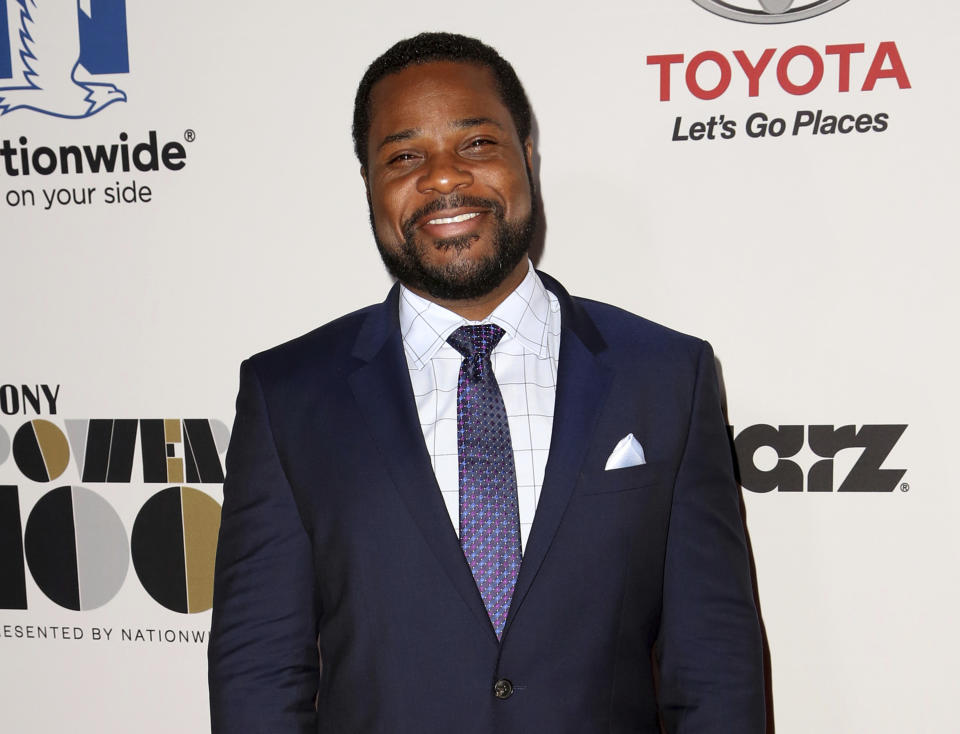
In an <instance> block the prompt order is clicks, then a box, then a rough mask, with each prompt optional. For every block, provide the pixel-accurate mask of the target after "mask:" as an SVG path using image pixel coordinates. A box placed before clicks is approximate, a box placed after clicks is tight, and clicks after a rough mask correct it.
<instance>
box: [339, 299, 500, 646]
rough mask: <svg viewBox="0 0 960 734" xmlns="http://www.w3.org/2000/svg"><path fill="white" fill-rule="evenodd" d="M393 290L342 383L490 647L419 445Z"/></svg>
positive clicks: (481, 610)
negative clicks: (356, 364) (358, 362)
mask: <svg viewBox="0 0 960 734" xmlns="http://www.w3.org/2000/svg"><path fill="white" fill-rule="evenodd" d="M398 297H399V288H398V287H394V289H393V290H391V292H390V295H389V296H388V297H387V300H386V301H385V302H384V303H383V304H381V305H380V306H378V307H375V308H374V309H373V310H372V311H371V313H370V315H369V316H368V318H367V320H366V321H365V322H364V325H363V327H362V328H361V331H360V334H359V335H358V337H357V342H356V347H355V348H354V356H356V357H358V358H360V359H361V360H363V361H364V363H365V364H363V365H362V366H360V367H359V368H358V369H356V370H355V371H354V372H353V373H352V374H351V375H350V377H349V378H348V382H349V384H350V389H351V390H352V391H353V395H354V397H355V399H356V401H357V404H358V405H359V406H360V410H361V412H362V414H363V416H364V418H365V420H366V422H367V425H368V426H369V428H370V432H371V433H372V434H373V436H374V438H375V440H376V442H377V448H378V449H379V452H380V454H381V456H382V457H383V459H384V462H385V464H386V467H387V470H388V472H389V474H390V477H391V479H392V480H393V485H394V487H395V488H396V490H397V492H398V493H399V494H400V496H401V498H402V499H403V502H404V504H405V505H406V507H407V511H408V512H409V513H410V515H411V516H412V517H413V520H414V522H415V523H416V525H417V527H418V528H419V529H420V532H421V533H422V534H423V537H424V539H425V540H426V542H427V544H428V545H429V546H430V548H431V550H432V551H433V553H434V555H435V556H436V558H437V560H438V561H439V563H440V565H441V566H442V567H443V570H444V572H445V573H446V575H447V576H448V577H449V579H450V581H451V583H453V585H454V587H455V588H456V589H457V591H458V592H459V594H460V596H462V597H463V600H464V602H466V604H467V606H468V607H470V609H471V611H472V612H473V614H474V616H475V617H476V618H477V620H478V622H480V623H481V624H482V625H483V626H484V628H485V629H486V630H487V632H489V634H490V639H491V640H492V641H493V642H494V643H496V642H497V637H496V634H495V633H494V631H493V626H492V625H491V623H490V618H489V617H488V616H487V611H486V608H485V607H484V605H483V600H482V598H481V597H480V592H479V591H478V590H477V585H476V583H475V582H474V579H473V575H472V574H471V572H470V567H469V565H468V564H467V561H466V558H465V557H464V555H463V550H462V549H461V547H460V541H459V539H458V538H457V533H456V531H455V530H454V528H453V524H452V523H451V522H450V515H449V514H448V513H447V509H446V506H445V505H444V503H443V497H442V495H441V493H440V488H439V486H438V485H437V479H436V475H435V474H434V472H433V467H432V466H431V465H430V455H429V453H428V452H427V447H426V445H425V444H424V442H423V433H422V431H421V429H420V420H419V418H418V416H417V408H416V402H415V399H414V396H413V389H412V388H411V386H410V378H409V376H408V367H407V362H406V358H405V357H404V355H403V344H402V341H401V336H400V325H399V322H398V317H397V314H398V301H397V299H398Z"/></svg>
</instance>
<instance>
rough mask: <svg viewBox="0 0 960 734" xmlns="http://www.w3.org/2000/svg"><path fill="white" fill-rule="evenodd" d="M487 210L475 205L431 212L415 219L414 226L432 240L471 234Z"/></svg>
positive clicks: (477, 227) (478, 225)
mask: <svg viewBox="0 0 960 734" xmlns="http://www.w3.org/2000/svg"><path fill="white" fill-rule="evenodd" d="M489 212H490V210H489V209H480V208H476V207H470V208H465V207H464V208H458V209H445V210H442V211H438V212H431V213H429V214H426V215H424V216H422V217H421V218H420V219H419V220H418V221H417V224H416V228H417V229H418V230H420V231H421V232H423V233H424V234H426V235H427V236H428V237H431V238H433V239H434V240H443V239H449V238H451V237H462V236H464V235H472V234H474V233H475V232H476V231H477V229H479V228H480V226H481V224H482V222H483V220H484V217H485V216H486V215H487V214H489Z"/></svg>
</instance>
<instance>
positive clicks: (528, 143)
mask: <svg viewBox="0 0 960 734" xmlns="http://www.w3.org/2000/svg"><path fill="white" fill-rule="evenodd" d="M523 157H524V158H525V159H526V161H527V170H528V171H530V177H531V178H533V138H531V137H530V136H529V135H528V136H527V139H526V140H525V141H523Z"/></svg>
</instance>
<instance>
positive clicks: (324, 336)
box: [247, 304, 383, 380]
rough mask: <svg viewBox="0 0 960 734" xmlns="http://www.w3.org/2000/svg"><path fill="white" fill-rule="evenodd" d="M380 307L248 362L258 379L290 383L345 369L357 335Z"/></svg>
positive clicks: (366, 309) (345, 317) (358, 312)
mask: <svg viewBox="0 0 960 734" xmlns="http://www.w3.org/2000/svg"><path fill="white" fill-rule="evenodd" d="M382 307H383V304H373V305H370V306H366V307H364V308H361V309H357V310H356V311H353V312H351V313H348V314H345V315H343V316H340V317H339V318H336V319H334V320H333V321H329V322H327V323H325V324H323V325H322V326H318V327H317V328H316V329H313V330H311V331H308V332H307V333H306V334H302V335H301V336H298V337H295V338H294V339H291V340H289V341H286V342H283V343H282V344H278V345H276V346H274V347H270V348H269V349H265V350H263V351H262V352H258V353H257V354H254V355H253V356H251V357H250V358H249V359H248V360H247V362H248V363H249V364H250V365H251V366H252V367H253V368H254V369H255V370H256V372H257V374H258V375H259V376H260V377H261V379H268V380H273V379H283V380H289V379H293V378H295V377H296V376H298V375H301V374H304V373H309V374H310V375H311V376H315V375H316V374H317V371H318V370H323V369H325V368H330V367H331V366H336V365H341V366H342V365H344V364H346V363H347V362H349V361H351V360H352V359H354V357H353V356H352V353H353V350H354V347H355V345H356V341H357V335H358V334H359V333H360V330H361V328H362V326H363V324H364V322H365V321H366V320H367V318H368V317H369V316H370V314H371V313H373V312H374V311H375V310H376V309H379V308H382Z"/></svg>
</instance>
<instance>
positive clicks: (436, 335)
mask: <svg viewBox="0 0 960 734" xmlns="http://www.w3.org/2000/svg"><path fill="white" fill-rule="evenodd" d="M478 323H484V324H485V323H494V324H497V325H498V326H500V327H501V328H502V329H503V330H504V332H506V333H505V334H504V335H503V338H502V339H501V340H500V342H499V343H498V344H497V346H496V347H495V348H494V350H493V352H492V354H491V356H490V359H491V363H492V364H493V373H494V375H495V376H496V378H497V382H498V383H499V385H500V392H501V394H502V395H503V404H504V407H505V408H506V411H507V422H508V423H509V425H510V440H511V441H512V443H513V461H514V464H515V466H516V469H517V499H518V502H519V510H520V543H521V547H522V548H526V546H527V537H528V536H529V535H530V526H531V525H532V524H533V515H534V512H535V511H536V509H537V502H538V501H539V499H540V488H541V487H542V485H543V472H544V469H545V468H546V465H547V455H548V453H549V450H550V436H551V434H552V432H553V407H554V399H555V397H556V393H557V360H558V357H559V355H560V303H559V301H557V297H556V296H554V295H553V294H552V293H550V292H549V291H548V290H547V289H546V288H545V287H544V285H543V283H542V282H541V281H540V278H539V276H537V274H536V271H534V269H533V264H532V263H530V266H529V271H528V272H527V276H526V278H524V280H523V282H522V283H521V284H520V285H519V286H517V288H516V290H514V291H513V292H512V293H511V294H510V295H509V296H507V298H506V300H504V301H503V303H501V304H500V305H499V306H497V308H496V309H495V310H494V312H493V313H492V314H490V315H489V316H488V317H487V318H486V319H484V320H483V321H467V320H466V319H464V318H463V317H461V316H458V315H457V314H455V313H453V312H452V311H449V310H447V309H445V308H443V307H442V306H439V305H437V304H436V303H433V302H432V301H428V300H427V299H425V298H422V297H421V296H418V295H417V294H416V293H413V292H412V291H410V290H408V289H407V288H403V287H401V289H400V332H401V334H402V335H403V347H404V353H405V354H406V358H407V367H408V368H409V370H410V383H411V384H412V385H413V394H414V396H415V397H416V400H417V413H418V415H419V416H420V428H421V429H422V430H423V439H424V441H425V442H426V444H427V451H428V452H429V454H430V460H431V462H432V464H433V471H434V473H435V474H436V477H437V483H438V484H439V485H440V491H441V492H442V493H443V501H444V503H445V504H446V507H447V512H448V513H449V514H450V521H451V522H452V523H453V527H454V529H455V530H456V531H457V534H458V535H459V533H460V486H459V482H460V479H459V464H458V458H457V377H458V375H459V374H460V363H461V361H462V360H463V357H462V356H461V355H460V353H459V352H457V350H455V349H454V348H453V347H452V346H450V345H449V344H447V337H448V336H450V335H451V334H452V333H453V332H454V331H455V330H456V329H458V328H459V327H461V326H464V325H465V324H478Z"/></svg>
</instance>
